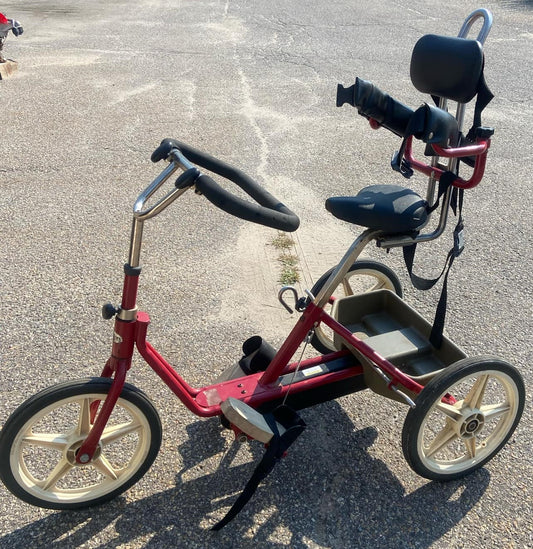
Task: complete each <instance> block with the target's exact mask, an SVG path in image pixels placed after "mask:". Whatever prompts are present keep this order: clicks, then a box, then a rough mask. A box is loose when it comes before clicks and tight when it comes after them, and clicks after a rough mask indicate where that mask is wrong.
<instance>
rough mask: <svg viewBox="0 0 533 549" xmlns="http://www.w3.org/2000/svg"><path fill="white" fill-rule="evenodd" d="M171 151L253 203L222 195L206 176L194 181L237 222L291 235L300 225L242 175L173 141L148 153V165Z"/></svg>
mask: <svg viewBox="0 0 533 549" xmlns="http://www.w3.org/2000/svg"><path fill="white" fill-rule="evenodd" d="M172 149H178V150H180V151H181V153H182V154H183V155H184V156H185V157H186V158H187V159H188V160H189V161H190V162H192V163H193V164H197V165H198V166H200V167H201V168H205V169H206V170H209V171H211V172H213V173H216V174H218V175H220V176H221V177H223V178H225V179H229V180H230V181H232V182H233V183H235V184H236V185H238V186H239V187H240V188H241V189H242V190H243V191H244V192H245V193H246V194H247V195H248V196H250V197H251V198H252V199H253V200H255V201H256V202H257V204H252V203H250V202H247V201H246V200H242V199H241V198H239V197H238V196H235V195H234V194H232V193H230V192H229V191H226V190H225V189H223V188H222V187H220V185H218V183H216V182H215V181H214V180H213V179H211V178H210V177H208V176H207V175H201V176H200V177H198V178H197V179H196V181H195V185H196V188H197V190H198V191H200V192H201V193H202V194H203V195H204V196H205V197H206V198H207V199H208V200H209V201H210V202H211V203H212V204H214V205H215V206H217V207H219V208H221V209H222V210H224V211H225V212H227V213H229V214H231V215H235V216H236V217H239V218H241V219H245V220H247V221H252V222H254V223H259V224H260V225H265V226H267V227H272V228H273V229H278V230H280V231H287V232H293V231H295V230H296V229H297V228H298V227H299V225H300V219H299V218H298V216H297V215H296V214H295V213H293V212H292V211H291V210H289V208H287V206H285V205H284V204H282V203H281V202H280V201H279V200H278V199H277V198H275V197H274V196H272V195H271V194H270V193H269V192H268V191H267V190H265V189H264V188H263V187H261V185H259V184H258V183H256V182H255V181H254V180H253V179H252V178H251V177H250V176H248V175H246V174H245V173H244V172H243V171H241V170H239V169H237V168H234V167H233V166H230V165H229V164H226V163H225V162H222V161H221V160H219V159H218V158H215V157H214V156H211V155H209V154H206V153H204V152H202V151H199V150H198V149H195V148H193V147H191V146H189V145H187V144H185V143H182V142H180V141H177V140H175V139H165V140H163V141H162V142H161V144H160V145H159V147H157V149H156V150H155V151H154V152H153V153H152V161H153V162H158V161H159V160H162V159H166V158H167V157H168V155H169V154H170V151H172Z"/></svg>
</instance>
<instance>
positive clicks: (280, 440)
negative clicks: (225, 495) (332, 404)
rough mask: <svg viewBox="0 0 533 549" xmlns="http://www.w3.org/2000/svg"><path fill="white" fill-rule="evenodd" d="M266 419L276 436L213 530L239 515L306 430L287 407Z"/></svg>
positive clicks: (277, 409)
mask: <svg viewBox="0 0 533 549" xmlns="http://www.w3.org/2000/svg"><path fill="white" fill-rule="evenodd" d="M264 418H265V420H266V422H267V423H268V425H269V426H270V428H271V429H272V431H273V433H274V436H273V437H272V438H271V440H270V442H269V444H268V446H267V450H266V452H265V455H264V456H263V458H262V459H261V461H260V462H259V465H258V466H257V467H256V469H255V471H254V472H253V474H252V476H251V478H250V480H249V481H248V483H247V484H246V486H245V488H244V490H243V491H242V492H241V494H240V495H239V497H238V498H237V499H236V501H235V503H234V504H233V506H232V507H231V509H230V510H229V511H228V512H227V513H226V516H225V517H224V518H223V519H222V520H221V521H220V522H217V523H216V524H215V525H214V526H213V527H212V528H211V530H220V529H221V528H223V527H224V526H226V524H228V522H230V521H231V520H233V519H234V518H235V517H236V516H237V515H238V514H239V512H240V511H241V510H242V508H243V507H244V506H245V505H246V504H247V503H248V501H250V498H251V497H252V496H253V495H254V493H255V491H256V490H257V487H258V486H259V484H260V483H261V481H262V480H263V479H264V478H266V477H267V476H268V474H269V473H270V472H271V471H272V469H273V468H274V466H275V465H276V463H277V462H278V461H279V460H280V459H281V458H282V457H283V454H284V453H285V452H286V451H287V449H288V448H289V446H290V445H291V444H292V443H293V442H294V441H295V440H296V439H297V438H298V436H299V435H300V434H301V433H302V432H303V431H304V429H305V423H304V421H303V420H302V419H301V418H300V416H299V415H298V414H297V413H296V412H295V411H294V410H292V409H291V408H289V407H288V406H285V405H283V406H278V407H277V408H276V409H275V410H273V412H271V413H269V414H265V415H264ZM280 426H281V427H282V428H283V429H284V431H283V434H280Z"/></svg>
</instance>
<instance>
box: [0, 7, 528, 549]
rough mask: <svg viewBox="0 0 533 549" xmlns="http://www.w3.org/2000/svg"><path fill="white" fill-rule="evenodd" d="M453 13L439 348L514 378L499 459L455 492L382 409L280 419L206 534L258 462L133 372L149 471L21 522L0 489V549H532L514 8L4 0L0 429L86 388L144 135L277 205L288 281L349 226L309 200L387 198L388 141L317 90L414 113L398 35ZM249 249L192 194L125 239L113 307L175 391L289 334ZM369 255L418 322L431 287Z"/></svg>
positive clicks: (394, 142) (26, 515)
mask: <svg viewBox="0 0 533 549" xmlns="http://www.w3.org/2000/svg"><path fill="white" fill-rule="evenodd" d="M478 7H486V8H488V9H490V10H492V12H493V14H494V26H493V29H492V31H491V33H490V35H489V38H488V40H487V43H486V47H485V52H486V67H485V72H486V78H487V82H488V84H489V87H490V88H491V89H492V91H493V92H494V94H495V96H496V97H495V99H494V100H493V102H492V103H491V104H490V105H489V107H488V108H487V109H486V110H485V112H484V123H485V124H486V125H490V126H494V127H495V128H496V133H495V136H494V139H493V144H492V147H491V150H490V154H489V159H488V163H487V170H486V176H485V179H484V181H483V183H482V184H481V185H480V186H479V187H478V188H476V189H475V190H472V191H470V192H468V193H467V197H466V202H465V208H464V215H465V220H466V228H467V247H466V250H465V252H464V254H463V255H462V256H461V257H460V259H458V260H457V262H456V264H455V265H454V268H453V271H452V275H451V278H450V284H449V312H448V321H447V333H448V335H449V336H450V338H451V339H452V340H453V341H454V342H455V343H456V344H457V345H459V346H460V347H462V348H463V349H464V350H465V352H466V353H467V354H468V355H470V356H475V355H486V354H491V355H496V356H499V357H501V358H503V359H505V360H508V361H509V362H511V363H512V364H514V365H515V366H516V367H517V368H518V369H519V370H520V371H521V372H522V374H523V376H524V378H525V380H526V388H527V395H528V396H527V401H526V409H525V411H524V416H523V419H522V422H521V424H520V426H519V427H518V429H517V431H516V432H515V434H514V435H513V437H512V438H511V440H510V442H509V444H508V445H507V446H506V447H505V448H504V449H503V450H502V451H501V453H500V454H498V456H496V457H495V458H494V459H493V460H492V461H491V462H490V463H489V464H488V465H487V466H485V467H484V468H482V469H481V470H479V471H477V472H475V473H474V474H472V475H470V476H468V477H466V478H465V479H462V480H459V481H454V482H450V483H447V484H441V483H437V482H429V481H427V480H425V479H422V478H420V477H418V476H417V475H416V474H415V473H413V472H412V471H411V470H410V469H409V467H408V465H407V464H406V462H405V460H404V458H403V455H402V449H401V430H402V424H403V420H404V417H405V413H406V411H407V408H406V407H405V406H401V405H399V404H397V403H394V402H392V401H388V400H385V399H383V398H381V397H378V396H377V395H374V394H372V393H370V392H369V391H364V392H361V393H357V394H354V395H350V396H348V397H343V398H341V399H339V400H337V401H334V402H330V403H327V404H323V405H320V406H317V407H315V408H313V409H310V410H306V411H304V412H303V414H302V415H303V417H304V419H305V421H306V422H307V424H308V429H307V430H306V432H305V433H304V435H303V436H302V437H301V438H300V439H299V440H298V441H297V443H296V444H295V445H294V446H293V447H292V448H291V450H290V452H289V455H288V456H287V458H286V459H284V460H283V461H282V463H281V464H280V465H278V467H277V468H276V469H275V471H274V472H273V473H272V474H271V476H269V477H268V479H267V480H266V481H265V482H264V483H263V485H262V486H261V487H260V489H259V490H258V491H257V493H256V495H255V497H254V499H253V500H252V501H251V502H250V503H249V505H248V506H247V507H246V508H245V510H244V511H243V512H242V513H241V514H240V515H239V517H238V518H237V519H236V520H235V521H234V522H233V523H232V524H231V526H229V527H228V528H226V529H225V530H223V531H222V532H220V533H216V534H215V533H213V532H211V531H210V530H209V528H210V527H211V526H212V525H213V524H214V523H215V522H216V520H218V519H220V518H221V517H222V516H223V514H224V512H225V510H227V508H228V506H229V505H230V504H231V503H232V501H233V500H234V498H235V497H236V495H237V493H238V492H239V490H240V489H241V488H242V487H243V486H244V483H245V482H246V480H247V478H248V477H249V475H250V474H251V472H252V470H253V467H254V463H256V462H257V460H258V459H259V457H260V455H261V453H262V449H261V448H260V446H259V445H257V444H253V443H252V444H250V445H248V444H245V445H243V446H240V447H239V446H235V445H232V440H231V436H230V434H229V433H228V432H227V431H222V430H221V428H220V425H219V422H218V420H216V419H211V420H200V419H198V418H196V417H195V416H193V415H192V414H191V413H190V412H188V411H187V410H186V409H185V407H184V406H183V405H182V404H180V403H179V402H178V401H177V400H176V399H175V398H174V397H173V395H172V394H171V393H170V391H169V390H168V389H167V388H166V387H165V386H164V385H163V383H162V382H161V381H159V380H158V378H157V377H156V376H155V375H154V374H153V373H151V372H150V371H149V369H148V368H147V367H146V366H144V365H143V364H142V362H141V361H140V360H136V361H135V364H134V367H133V368H132V370H131V372H130V376H129V380H130V381H131V382H133V383H134V384H136V385H138V386H139V387H141V388H142V389H143V390H144V391H145V392H146V393H147V394H148V395H149V396H150V398H151V399H152V400H153V401H154V402H155V404H156V407H157V409H158V411H159V413H160V415H161V418H162V423H163V428H164V435H163V444H162V448H161V452H160V454H159V456H158V458H157V459H156V461H155V463H154V465H153V466H152V468H151V469H150V470H149V472H148V473H147V474H146V475H145V477H144V478H143V479H142V480H141V481H140V482H139V483H138V484H136V485H135V486H134V487H132V488H131V489H130V490H129V491H128V492H127V493H126V494H124V495H123V496H120V497H118V498H117V499H115V500H114V501H112V502H110V503H107V504H105V505H103V506H100V507H98V508H93V509H89V510H82V511H76V512H56V511H47V510H43V509H39V508H36V507H31V506H29V505H27V504H25V503H22V502H20V501H19V500H17V499H16V498H15V497H13V496H12V495H11V494H10V493H9V492H7V490H5V488H4V487H3V486H0V514H1V516H2V518H1V519H0V547H6V548H7V547H9V548H19V547H20V548H22V547H28V546H31V547H36V548H37V547H43V548H44V547H87V548H89V547H91V548H96V547H106V548H107V547H117V548H118V547H121V548H122V547H128V548H137V547H154V548H159V547H161V548H162V547H199V548H208V547H257V546H259V547H291V548H299V547H309V548H335V549H337V548H367V547H373V548H376V547H380V548H381V547H383V548H394V549H396V548H400V547H406V548H407V547H409V548H411V547H420V548H428V547H435V548H444V547H446V548H449V547H454V548H455V547H466V548H469V549H475V548H487V549H488V548H492V547H498V548H512V547H517V548H524V547H533V537H532V536H533V534H532V533H533V519H532V518H531V517H532V502H533V497H532V492H533V465H532V460H531V448H532V447H533V439H532V432H533V430H532V426H533V425H532V424H533V416H532V405H531V396H530V395H531V391H532V389H533V387H532V385H531V381H530V380H531V375H532V373H533V372H532V366H531V364H532V361H531V355H532V348H533V346H532V343H531V333H532V324H533V322H532V320H533V295H532V293H533V290H532V288H533V275H532V268H531V267H532V256H531V249H532V245H533V242H532V240H533V239H532V231H531V218H532V215H531V214H532V206H531V200H530V199H529V194H530V188H529V187H530V171H531V160H532V154H531V151H530V150H529V148H528V147H529V146H531V127H532V124H533V107H532V105H531V102H532V96H531V80H532V68H531V47H532V44H533V33H532V31H531V29H532V28H533V3H532V2H531V1H529V0H501V1H495V0H490V1H487V2H485V3H484V4H483V6H480V5H479V4H477V3H476V2H473V1H471V0H463V1H461V2H459V1H458V0H450V1H448V2H443V3H437V2H425V1H422V0H411V1H409V2H408V1H407V0H397V1H396V0H391V1H387V2H370V1H368V0H362V1H358V2H349V1H348V0H330V1H328V2H320V1H316V0H313V1H303V0H294V1H291V2H286V1H281V0H273V1H270V2H259V1H249V0H248V1H246V0H211V1H207V0H188V1H187V0H183V1H179V2H178V1H170V2H169V1H167V2H164V1H162V0H132V1H129V2H126V1H124V0H118V1H114V2H104V1H103V0H92V1H91V2H79V1H74V0H63V1H61V0H57V1H52V0H49V1H44V0H35V1H33V0H32V1H28V2H24V3H20V2H15V1H13V0H4V2H3V3H2V6H1V7H0V10H1V11H2V12H3V13H5V14H6V16H7V17H12V18H15V19H18V20H19V21H20V22H21V23H22V25H23V27H24V34H23V35H22V36H20V37H18V38H15V37H13V36H10V37H9V38H8V40H7V42H6V45H5V55H6V57H8V58H12V59H15V60H16V61H18V64H19V69H18V71H17V72H16V73H15V75H13V76H12V77H10V78H8V79H5V80H2V81H0V105H1V109H2V119H1V120H2V122H1V124H2V127H1V130H0V132H1V133H0V144H1V145H0V188H1V192H0V206H1V210H0V211H1V212H2V215H1V218H0V235H1V236H0V258H1V262H2V263H1V268H0V299H1V302H2V305H3V311H2V317H1V320H0V425H3V423H4V422H5V421H6V419H7V417H8V416H9V414H10V413H11V412H12V411H13V410H14V409H15V408H16V406H18V405H19V404H20V403H21V402H23V401H24V400H25V399H26V398H27V397H29V396H30V395H31V394H33V393H35V392H36V391H37V390H40V389H43V388H45V387H47V386H49V385H51V384H53V383H57V382H60V381H65V380H69V379H76V378H80V377H87V376H93V375H98V374H99V372H100V370H101V368H102V366H103V364H104V363H105V361H106V359H107V356H108V355H109V347H110V343H111V335H112V334H111V325H110V324H109V323H107V322H105V321H104V320H102V319H101V317H100V307H101V305H102V303H104V302H105V301H113V302H115V303H116V302H117V301H118V300H119V299H120V291H121V285H122V265H123V263H124V262H125V260H126V258H127V252H128V246H129V236H130V226H131V211H132V210H131V208H132V206H133V202H134V200H135V198H136V196H137V194H138V193H139V192H140V191H141V190H142V189H143V188H144V187H145V186H146V185H147V184H148V183H149V182H150V181H151V180H152V179H153V178H154V177H155V176H156V175H157V174H158V173H159V170H160V166H158V165H153V164H152V163H151V162H150V154H151V152H152V151H153V149H154V148H155V147H156V146H157V145H158V144H159V142H160V141H161V139H163V138H166V137H173V138H176V139H179V140H181V141H185V142H188V143H190V144H191V145H193V146H196V147H198V148H200V149H203V150H206V151H208V152H210V153H211V154H214V155H216V156H219V157H221V158H223V159H225V160H227V161H228V162H230V163H233V164H235V165H237V166H239V167H240V168H242V169H243V170H244V171H245V172H247V173H249V174H250V175H252V176H253V177H254V178H256V179H257V180H258V181H259V182H260V183H262V184H264V185H265V187H267V188H268V189H269V190H270V191H271V192H272V193H273V194H275V195H276V196H279V197H280V198H281V199H282V200H283V201H284V202H286V203H287V204H288V205H289V206H290V207H291V208H292V209H294V210H295V211H296V212H297V213H298V215H299V216H300V217H301V222H302V223H301V229H299V231H298V233H297V235H296V237H295V239H296V250H297V253H298V255H299V257H300V262H301V269H302V278H303V283H305V284H307V283H308V282H309V281H311V282H312V280H313V279H316V278H317V276H318V275H319V274H320V273H321V272H323V271H325V270H327V269H328V268H329V267H331V266H332V265H333V264H334V262H335V261H337V260H338V258H340V256H341V254H342V252H343V250H344V249H345V248H346V247H347V246H348V245H349V244H350V243H351V239H353V238H355V236H356V234H357V228H356V227H348V226H346V224H344V223H341V222H339V221H336V220H334V219H333V218H332V217H331V216H330V214H328V213H327V212H326V211H325V209H324V207H323V205H324V201H325V199H326V198H327V197H328V196H331V195H343V194H354V193H356V192H357V191H358V190H359V189H361V188H362V187H364V186H366V185H369V184H372V183H378V182H388V183H389V182H390V183H402V184H404V183H405V184H411V183H410V182H409V183H407V182H404V181H398V177H397V174H394V173H393V172H392V171H391V170H390V167H389V160H390V156H391V154H392V152H394V150H395V149H396V148H397V147H398V139H397V138H396V137H395V136H393V135H391V134H389V133H388V132H386V131H384V130H381V131H378V132H375V131H373V130H371V129H370V128H369V127H368V124H367V123H366V122H365V121H364V120H363V119H362V118H360V117H357V115H356V112H355V110H353V109H351V108H350V107H344V108H343V109H338V108H336V107H335V91H336V86H337V83H338V82H341V83H343V84H345V85H348V84H351V83H353V81H354V78H355V76H361V77H363V78H365V79H366V80H370V81H373V82H375V83H376V84H377V85H378V86H379V87H380V88H382V89H383V90H386V91H387V92H388V93H390V94H391V95H393V96H394V97H396V98H397V99H398V100H400V101H402V102H403V103H405V104H408V105H410V106H412V107H416V106H418V105H419V104H421V103H422V101H424V100H427V98H425V97H423V96H422V95H421V94H420V93H418V92H417V91H416V90H414V88H413V86H412V85H411V83H410V79H409V59H410V55H411V50H412V47H413V45H414V43H415V42H416V40H417V39H418V38H419V37H420V36H422V35H423V34H427V33H437V34H447V35H456V34H457V32H458V30H459V28H460V26H461V24H462V22H463V20H464V19H465V18H466V16H467V15H468V14H469V13H471V12H472V11H473V10H474V9H476V8H478ZM413 184H414V185H420V184H421V185H422V186H423V181H422V182H421V183H420V181H419V182H417V183H413ZM190 194H191V195H192V194H193V193H190ZM273 236H275V231H269V230H268V229H257V228H255V227H254V228H250V226H249V225H247V224H245V223H244V222H241V221H239V220H236V219H234V218H231V217H229V216H228V215H226V214H224V213H222V212H219V211H217V210H215V209H214V208H213V207H211V206H210V205H209V203H208V202H207V201H206V200H204V199H202V198H201V197H197V196H187V197H186V198H184V199H183V200H180V201H179V203H176V204H175V205H173V207H172V208H171V209H169V210H168V211H167V212H165V213H164V214H162V215H161V216H160V217H159V218H157V219H155V220H153V222H151V223H150V224H147V227H146V231H145V247H144V249H143V252H142V257H141V261H142V265H143V274H142V277H141V293H140V299H139V302H140V303H139V306H140V308H142V309H143V310H147V311H148V312H149V313H150V315H151V319H152V324H151V326H150V331H149V338H150V341H151V342H152V343H153V344H154V346H155V347H156V348H157V349H159V350H160V351H161V352H162V354H163V355H164V356H165V357H166V358H167V359H168V360H169V362H170V363H172V364H174V365H175V366H176V368H177V369H178V371H179V372H180V373H181V374H182V376H183V377H184V378H185V379H186V380H187V381H188V382H189V383H190V384H191V385H193V386H197V387H201V386H203V385H205V384H207V383H208V382H209V381H210V380H212V379H214V378H215V377H216V376H217V375H218V374H219V373H220V372H221V371H222V370H223V369H224V368H225V367H226V366H227V365H228V364H232V363H233V361H234V360H235V359H237V358H239V356H240V355H239V353H240V345H241V343H242V341H244V339H246V338H247V337H248V336H250V335H253V334H254V333H260V334H265V335H266V336H267V337H268V338H269V340H270V341H271V343H272V344H274V345H279V344H280V343H281V342H282V341H283V338H284V336H285V335H286V333H287V331H286V329H287V326H290V324H291V322H293V320H291V319H290V318H287V315H286V313H284V311H283V309H282V308H281V307H280V306H279V305H278V304H277V302H276V298H275V292H276V287H277V280H276V276H277V275H276V269H277V265H276V261H275V257H274V258H273V253H272V246H271V244H270V243H271V240H272V238H273ZM449 246H450V241H449V240H448V241H445V240H444V239H443V241H442V242H438V243H436V244H435V245H431V246H426V247H424V248H423V249H422V250H421V251H420V255H419V258H420V263H419V268H420V270H421V271H423V272H425V274H427V275H431V274H432V271H433V270H437V268H438V266H440V265H441V264H442V262H443V261H444V257H445V254H446V252H447V250H448V248H449ZM256 248H257V249H258V250H259V251H257V249H256ZM369 253H370V255H371V256H373V257H375V258H377V259H379V260H381V261H384V262H385V263H387V264H388V265H389V266H391V267H393V268H394V269H395V270H397V272H398V273H399V275H400V276H401V279H402V282H403V284H404V286H405V288H406V290H405V298H406V300H407V301H408V302H409V303H410V304H411V305H413V306H415V307H416V308H417V310H419V311H420V312H421V313H422V314H424V315H425V316H427V317H431V316H432V314H433V311H434V308H435V305H436V301H437V299H438V290H434V291H431V292H429V293H423V294H420V293H419V292H417V291H415V290H413V289H412V288H410V286H409V283H408V278H407V276H406V274H405V268H404V267H403V265H402V259H401V254H399V253H397V252H393V253H392V254H390V255H385V254H384V253H382V252H381V251H380V250H370V252H369ZM267 290H268V292H267ZM265 293H268V294H269V297H268V298H265V297H264V294H265ZM0 451H2V449H0Z"/></svg>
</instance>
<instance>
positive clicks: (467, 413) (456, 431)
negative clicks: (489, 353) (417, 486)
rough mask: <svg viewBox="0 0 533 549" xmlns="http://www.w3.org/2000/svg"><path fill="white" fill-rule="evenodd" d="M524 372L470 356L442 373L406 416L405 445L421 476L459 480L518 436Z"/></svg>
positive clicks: (499, 361) (423, 392)
mask: <svg viewBox="0 0 533 549" xmlns="http://www.w3.org/2000/svg"><path fill="white" fill-rule="evenodd" d="M524 401H525V388H524V381H523V379H522V376H521V375H520V373H519V372H518V371H517V370H516V368H514V367H513V366H511V365H510V364H508V363H506V362H503V361H502V360H499V359H495V358H486V357H482V358H466V359H463V360H460V361H459V362H456V363H455V364H453V365H451V366H449V367H447V368H445V369H444V370H443V371H441V372H440V373H439V374H437V375H436V376H435V377H434V378H433V379H432V380H431V381H430V382H429V383H428V384H427V385H426V386H425V387H424V389H423V390H422V391H421V392H420V394H419V395H418V397H417V398H416V408H411V409H410V410H409V412H408V413H407V416H406V418H405V423H404V426H403V432H402V449H403V453H404V456H405V459H406V460H407V462H408V463H409V465H410V466H411V468H412V469H413V471H415V473H418V474H419V475H421V476H423V477H425V478H428V479H430V480H439V481H446V480H454V479H457V478H461V477H463V476H465V475H467V474H469V473H471V472H472V471H474V470H476V469H478V468H479V467H482V466H483V465H484V464H485V463H487V462H488V461H489V460H490V459H492V458H493V457H494V456H495V455H496V454H497V453H498V452H499V451H500V449H501V448H502V447H503V446H504V444H505V443H506V442H507V441H508V440H509V438H510V436H511V435H512V434H513V432H514V430H515V428H516V426H517V425H518V422H519V421H520V416H521V415H522V411H523V409H524Z"/></svg>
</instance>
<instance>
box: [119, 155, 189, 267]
mask: <svg viewBox="0 0 533 549" xmlns="http://www.w3.org/2000/svg"><path fill="white" fill-rule="evenodd" d="M170 158H171V160H170V164H169V165H168V166H167V167H166V168H165V169H164V170H163V171H162V172H161V173H160V174H159V175H158V176H157V177H156V178H155V179H154V180H153V181H152V183H150V185H148V187H146V189H145V190H144V191H143V192H142V193H141V194H140V195H139V196H138V197H137V200H136V201H135V204H134V205H133V224H132V228H131V240H130V252H129V256H128V264H129V265H130V267H138V266H139V258H140V254H141V243H142V234H143V227H144V222H145V221H146V220H147V219H151V218H152V217H155V216H156V215H158V214H160V213H161V212H162V211H163V210H164V209H165V208H167V207H168V206H170V204H172V202H174V200H176V199H177V198H179V197H180V196H181V195H182V194H183V193H185V192H186V191H187V190H189V188H190V187H185V188H182V189H180V188H178V187H175V188H173V189H172V190H170V191H169V192H168V193H167V194H166V195H165V196H163V197H162V198H161V199H159V200H158V201H157V202H156V203H155V204H154V205H153V206H150V207H149V208H146V209H144V207H145V204H146V202H147V200H148V199H149V198H150V197H151V196H152V195H153V194H154V193H156V192H157V191H158V190H159V189H160V188H161V186H162V185H163V184H164V183H165V182H166V181H167V180H168V179H169V178H170V177H171V176H172V175H173V174H174V173H175V172H176V171H177V170H179V169H181V170H183V171H185V170H188V169H190V168H194V164H191V163H190V162H189V161H188V160H187V159H186V158H185V157H184V156H183V155H182V154H181V153H180V152H179V151H178V150H177V149H175V150H173V151H172V152H171V153H170Z"/></svg>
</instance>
